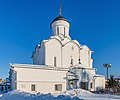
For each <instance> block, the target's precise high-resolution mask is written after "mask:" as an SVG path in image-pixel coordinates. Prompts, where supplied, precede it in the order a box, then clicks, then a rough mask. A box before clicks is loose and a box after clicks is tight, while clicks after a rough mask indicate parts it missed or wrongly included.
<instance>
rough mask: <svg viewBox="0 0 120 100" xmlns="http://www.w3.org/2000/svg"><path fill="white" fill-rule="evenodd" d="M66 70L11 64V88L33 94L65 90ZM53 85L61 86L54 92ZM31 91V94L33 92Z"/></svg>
mask: <svg viewBox="0 0 120 100" xmlns="http://www.w3.org/2000/svg"><path fill="white" fill-rule="evenodd" d="M67 71H68V69H63V68H62V69H61V68H54V67H52V66H51V67H50V66H45V65H43V66H41V65H28V64H13V65H11V72H10V73H11V76H10V77H11V82H12V84H11V88H12V89H13V90H14V89H17V90H23V91H27V92H31V91H32V85H35V90H34V91H35V92H41V93H49V92H51V93H55V92H60V91H65V90H66V79H65V78H66V73H67ZM55 85H61V86H62V87H61V90H56V89H55ZM34 91H33V92H34Z"/></svg>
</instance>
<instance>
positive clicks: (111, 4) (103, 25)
mask: <svg viewBox="0 0 120 100" xmlns="http://www.w3.org/2000/svg"><path fill="white" fill-rule="evenodd" d="M62 4H63V16H64V17H66V18H67V19H68V21H69V22H70V24H71V27H70V36H71V37H72V39H76V40H78V41H79V42H80V43H81V44H85V45H87V46H88V47H89V48H90V49H91V50H93V51H94V53H93V55H92V58H93V59H94V63H93V66H94V67H95V68H97V69H98V71H97V73H99V74H103V75H106V69H105V68H104V67H103V64H104V63H111V64H112V67H111V68H110V70H109V74H113V75H115V76H118V75H120V0H62ZM58 15H59V0H0V77H2V78H5V77H7V76H8V72H9V63H32V59H31V55H32V52H33V50H34V49H35V46H36V45H37V44H39V43H40V41H41V40H43V39H48V38H49V36H50V35H51V28H50V23H51V22H52V21H53V19H54V18H55V17H57V16H58Z"/></svg>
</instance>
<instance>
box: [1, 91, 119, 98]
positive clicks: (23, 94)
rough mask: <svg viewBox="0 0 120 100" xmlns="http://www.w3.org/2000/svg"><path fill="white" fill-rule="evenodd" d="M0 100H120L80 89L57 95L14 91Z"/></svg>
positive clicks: (108, 95)
mask: <svg viewBox="0 0 120 100" xmlns="http://www.w3.org/2000/svg"><path fill="white" fill-rule="evenodd" d="M0 100H120V96H117V95H110V94H93V93H91V92H89V91H85V90H82V89H77V90H71V91H66V92H63V93H57V94H32V93H27V92H23V91H17V90H15V91H11V92H8V93H5V94H0Z"/></svg>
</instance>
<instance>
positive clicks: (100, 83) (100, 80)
mask: <svg viewBox="0 0 120 100" xmlns="http://www.w3.org/2000/svg"><path fill="white" fill-rule="evenodd" d="M104 88H105V77H104V76H96V77H95V90H100V89H104Z"/></svg>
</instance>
